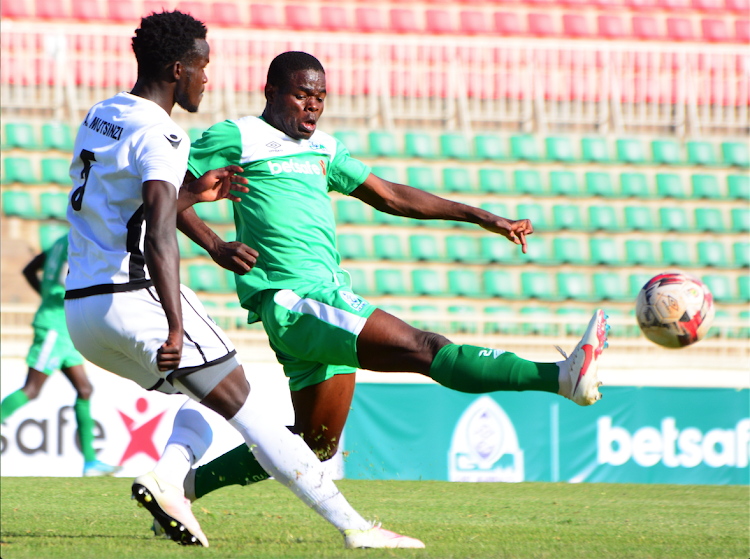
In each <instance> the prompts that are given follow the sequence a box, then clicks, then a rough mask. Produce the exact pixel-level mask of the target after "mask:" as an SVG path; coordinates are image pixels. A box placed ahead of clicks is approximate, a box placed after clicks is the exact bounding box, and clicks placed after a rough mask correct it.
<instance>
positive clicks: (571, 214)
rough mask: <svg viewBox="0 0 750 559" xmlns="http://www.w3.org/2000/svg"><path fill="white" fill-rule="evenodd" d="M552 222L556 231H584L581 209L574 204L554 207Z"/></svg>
mask: <svg viewBox="0 0 750 559" xmlns="http://www.w3.org/2000/svg"><path fill="white" fill-rule="evenodd" d="M552 222H553V223H554V227H555V229H584V226H583V219H581V208H580V206H577V205H573V204H555V205H554V206H552ZM532 223H533V222H532Z"/></svg>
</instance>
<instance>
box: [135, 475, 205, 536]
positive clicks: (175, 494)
mask: <svg viewBox="0 0 750 559" xmlns="http://www.w3.org/2000/svg"><path fill="white" fill-rule="evenodd" d="M132 491H133V496H132V498H133V499H136V500H137V501H138V502H139V503H140V504H141V505H143V506H144V507H146V509H147V510H148V511H149V512H150V513H151V515H152V516H153V517H154V520H157V521H158V523H159V526H160V527H161V528H162V529H163V530H164V532H166V534H167V535H168V536H169V537H170V538H171V539H172V540H173V541H176V542H177V543H180V544H182V545H202V546H203V547H208V539H207V538H206V535H205V534H204V533H203V531H202V530H201V527H200V524H198V521H197V520H196V518H195V516H194V515H193V511H192V510H191V508H190V501H189V500H188V499H186V498H185V495H184V493H183V491H182V488H177V487H175V486H174V485H170V484H168V483H166V482H164V481H163V480H162V479H160V478H159V477H157V476H156V475H155V474H154V473H153V472H149V473H147V474H144V475H142V476H139V477H137V478H135V480H133V488H132Z"/></svg>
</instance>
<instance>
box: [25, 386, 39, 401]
mask: <svg viewBox="0 0 750 559" xmlns="http://www.w3.org/2000/svg"><path fill="white" fill-rule="evenodd" d="M40 388H41V387H39V386H36V385H35V384H29V385H26V386H24V387H23V392H24V394H26V397H27V398H28V399H29V400H35V399H36V398H37V396H39V392H40Z"/></svg>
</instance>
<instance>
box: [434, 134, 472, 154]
mask: <svg viewBox="0 0 750 559" xmlns="http://www.w3.org/2000/svg"><path fill="white" fill-rule="evenodd" d="M440 154H441V155H442V156H443V157H447V158H449V159H469V158H471V153H469V142H468V141H467V139H466V137H465V136H464V135H463V134H457V133H455V132H450V133H445V134H440Z"/></svg>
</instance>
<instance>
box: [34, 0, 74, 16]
mask: <svg viewBox="0 0 750 559" xmlns="http://www.w3.org/2000/svg"><path fill="white" fill-rule="evenodd" d="M36 17H38V18H44V19H63V18H66V17H68V11H67V10H66V9H65V6H64V5H63V3H62V2H59V1H58V0H36Z"/></svg>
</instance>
